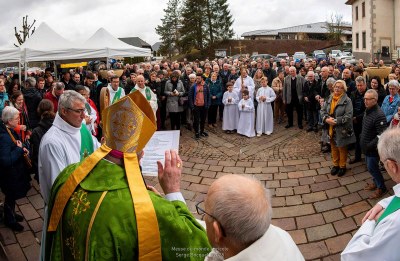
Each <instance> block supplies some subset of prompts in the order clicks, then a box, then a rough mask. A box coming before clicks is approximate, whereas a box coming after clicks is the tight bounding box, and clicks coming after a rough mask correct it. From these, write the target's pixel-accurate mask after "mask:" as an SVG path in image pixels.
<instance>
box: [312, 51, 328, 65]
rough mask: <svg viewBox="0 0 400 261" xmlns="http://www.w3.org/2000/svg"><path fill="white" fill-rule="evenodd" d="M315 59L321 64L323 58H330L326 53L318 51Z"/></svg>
mask: <svg viewBox="0 0 400 261" xmlns="http://www.w3.org/2000/svg"><path fill="white" fill-rule="evenodd" d="M314 60H316V61H317V64H319V63H320V62H321V61H323V60H325V61H327V60H328V58H327V56H326V54H325V53H317V54H315V55H314Z"/></svg>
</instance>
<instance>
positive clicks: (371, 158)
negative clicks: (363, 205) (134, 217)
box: [360, 89, 387, 199]
mask: <svg viewBox="0 0 400 261" xmlns="http://www.w3.org/2000/svg"><path fill="white" fill-rule="evenodd" d="M364 103H365V114H364V119H363V124H362V130H361V136H360V146H361V150H362V151H363V153H364V155H365V160H366V163H367V168H368V171H369V173H370V174H371V175H372V178H373V179H372V180H373V183H371V184H367V185H366V186H365V188H364V189H365V190H369V191H375V192H374V193H373V194H372V195H370V197H369V198H370V199H377V198H380V197H382V196H383V195H385V194H386V193H387V188H386V186H385V180H384V179H383V176H382V173H381V171H380V169H379V155H378V150H377V144H378V139H379V135H381V134H382V132H383V131H384V130H385V129H386V126H387V125H386V117H385V114H384V113H383V111H382V109H381V108H380V107H379V105H378V93H377V92H376V91H375V90H373V89H370V90H368V91H366V92H365V95H364Z"/></svg>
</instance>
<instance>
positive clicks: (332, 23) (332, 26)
mask: <svg viewBox="0 0 400 261" xmlns="http://www.w3.org/2000/svg"><path fill="white" fill-rule="evenodd" d="M343 26H344V23H343V15H342V14H338V13H336V14H331V18H330V20H329V21H326V29H327V30H328V37H329V39H332V40H340V38H341V36H342V35H343V31H344V27H343Z"/></svg>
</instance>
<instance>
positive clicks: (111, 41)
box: [82, 28, 151, 57]
mask: <svg viewBox="0 0 400 261" xmlns="http://www.w3.org/2000/svg"><path fill="white" fill-rule="evenodd" d="M82 48H85V49H89V50H97V51H98V52H99V53H98V55H100V56H98V57H116V56H122V57H147V56H151V50H150V49H147V48H140V47H135V46H132V45H129V44H127V43H124V42H123V41H121V40H119V39H118V38H116V37H114V36H113V35H111V34H110V33H109V32H108V31H107V30H106V29H104V28H100V29H98V30H97V31H96V32H95V33H94V34H93V35H92V36H91V37H89V39H88V40H86V42H85V43H83V45H82Z"/></svg>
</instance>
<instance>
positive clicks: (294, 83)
mask: <svg viewBox="0 0 400 261" xmlns="http://www.w3.org/2000/svg"><path fill="white" fill-rule="evenodd" d="M303 85H304V78H303V77H302V76H300V75H297V72H296V67H294V66H292V67H290V68H289V75H288V76H286V77H285V80H284V83H283V103H284V104H286V114H287V116H288V124H287V125H286V126H285V128H286V129H288V128H291V127H293V110H294V109H295V110H296V112H297V126H298V127H299V129H303Z"/></svg>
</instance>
